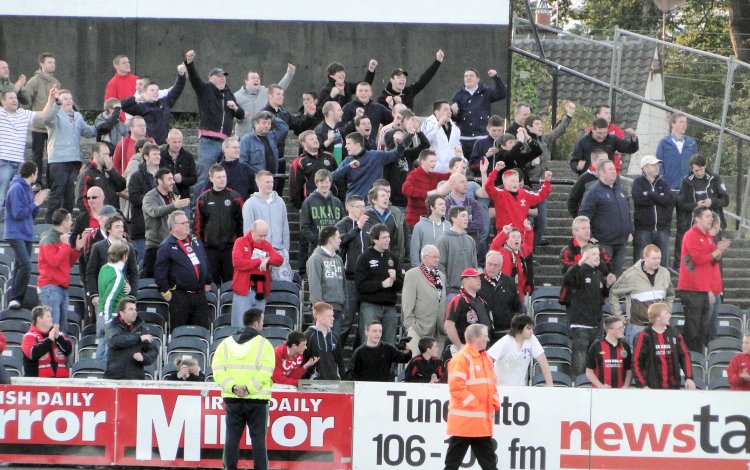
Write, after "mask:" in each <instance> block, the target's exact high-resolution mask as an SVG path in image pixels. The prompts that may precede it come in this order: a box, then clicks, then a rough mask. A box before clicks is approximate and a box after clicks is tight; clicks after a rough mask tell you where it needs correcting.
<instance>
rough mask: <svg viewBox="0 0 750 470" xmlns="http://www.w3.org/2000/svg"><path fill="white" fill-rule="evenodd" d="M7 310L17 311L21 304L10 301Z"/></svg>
mask: <svg viewBox="0 0 750 470" xmlns="http://www.w3.org/2000/svg"><path fill="white" fill-rule="evenodd" d="M8 308H9V309H11V310H18V309H20V308H21V302H19V301H17V300H11V301H10V303H9V304H8Z"/></svg>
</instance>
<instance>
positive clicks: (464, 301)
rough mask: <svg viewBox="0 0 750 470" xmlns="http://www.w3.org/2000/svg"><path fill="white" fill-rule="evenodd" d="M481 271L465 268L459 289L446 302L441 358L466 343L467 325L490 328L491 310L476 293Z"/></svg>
mask: <svg viewBox="0 0 750 470" xmlns="http://www.w3.org/2000/svg"><path fill="white" fill-rule="evenodd" d="M481 275H482V273H481V271H479V270H477V269H474V268H466V269H464V270H463V272H462V273H461V289H460V290H459V291H458V295H456V296H455V297H453V298H452V299H451V300H450V302H448V309H447V311H446V313H445V334H446V335H447V336H448V342H447V343H446V345H447V346H449V348H446V350H445V352H444V353H443V360H446V359H449V358H450V357H452V356H453V355H455V354H456V353H457V352H458V351H459V350H460V349H461V348H462V347H463V346H464V344H466V339H465V337H464V333H465V332H466V328H468V327H469V325H473V324H476V323H481V324H482V325H486V326H487V328H492V312H490V309H489V308H488V307H487V303H486V302H485V301H484V299H482V298H481V297H479V296H478V295H477V293H478V292H479V289H481V288H482V279H481Z"/></svg>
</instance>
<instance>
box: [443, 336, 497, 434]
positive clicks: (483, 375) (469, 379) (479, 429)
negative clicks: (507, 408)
mask: <svg viewBox="0 0 750 470" xmlns="http://www.w3.org/2000/svg"><path fill="white" fill-rule="evenodd" d="M448 387H449V388H450V392H451V399H450V402H449V403H448V434H449V435H451V436H460V437H487V436H492V425H493V417H494V415H495V411H496V410H499V409H500V399H499V397H498V395H497V385H496V382H495V367H494V364H493V363H492V359H490V358H489V357H488V356H487V353H486V352H485V351H482V352H481V353H480V352H479V351H477V350H476V349H474V348H472V347H471V346H469V345H468V344H467V345H466V346H464V348H463V349H461V351H459V352H458V354H456V355H455V356H453V359H451V361H450V362H449V363H448Z"/></svg>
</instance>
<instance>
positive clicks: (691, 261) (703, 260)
mask: <svg viewBox="0 0 750 470" xmlns="http://www.w3.org/2000/svg"><path fill="white" fill-rule="evenodd" d="M715 250H716V243H715V242H714V239H713V237H712V236H711V234H710V233H704V232H702V231H701V230H700V229H699V228H698V227H697V226H695V225H693V226H692V227H691V228H690V230H688V231H687V232H686V233H685V236H683V237H682V253H681V256H680V260H681V263H680V278H679V281H678V282H677V288H678V289H680V290H686V291H692V292H714V293H715V294H718V293H719V292H720V290H719V291H716V289H717V288H718V289H720V284H719V282H720V281H721V271H720V269H719V262H718V261H717V260H715V259H714V258H713V256H711V253H713V252H714V251H715Z"/></svg>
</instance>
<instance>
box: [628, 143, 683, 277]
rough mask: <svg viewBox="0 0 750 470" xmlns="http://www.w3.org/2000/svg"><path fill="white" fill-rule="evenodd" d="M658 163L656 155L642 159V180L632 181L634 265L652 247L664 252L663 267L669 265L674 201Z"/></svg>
mask: <svg viewBox="0 0 750 470" xmlns="http://www.w3.org/2000/svg"><path fill="white" fill-rule="evenodd" d="M659 163H660V162H659V160H658V159H657V158H656V157H655V156H653V155H645V156H643V157H641V171H642V172H643V173H642V174H641V176H639V177H637V178H635V179H634V180H633V186H632V188H631V190H630V195H631V196H632V197H633V226H634V228H635V234H634V235H633V262H636V261H638V260H639V259H641V258H642V257H643V249H644V248H645V247H646V245H649V244H651V243H653V244H654V245H656V246H658V247H659V250H660V251H661V265H662V266H664V267H666V266H667V262H668V261H669V231H670V229H671V227H672V208H673V207H674V197H673V195H672V191H671V190H670V188H669V185H668V184H667V182H666V181H665V180H664V179H663V178H662V177H661V175H659V171H660V170H661V168H660V166H659Z"/></svg>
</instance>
